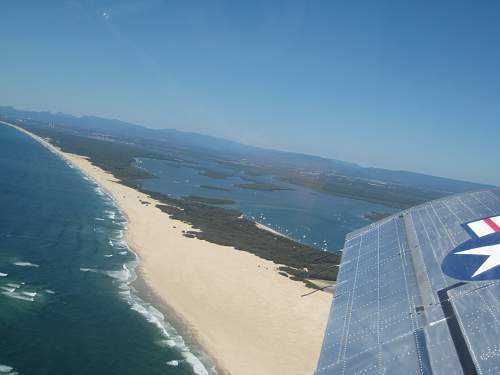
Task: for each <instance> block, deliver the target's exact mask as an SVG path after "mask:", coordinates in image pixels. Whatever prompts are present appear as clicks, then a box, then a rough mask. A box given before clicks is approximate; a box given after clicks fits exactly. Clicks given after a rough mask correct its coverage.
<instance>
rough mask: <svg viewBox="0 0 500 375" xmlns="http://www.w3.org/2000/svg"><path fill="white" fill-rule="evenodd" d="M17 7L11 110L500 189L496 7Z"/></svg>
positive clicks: (12, 21) (0, 29)
mask: <svg viewBox="0 0 500 375" xmlns="http://www.w3.org/2000/svg"><path fill="white" fill-rule="evenodd" d="M27 5H29V6H27ZM4 8H5V9H4V15H5V17H4V19H3V21H2V23H1V24H0V45H1V46H2V50H4V51H8V54H5V55H4V56H3V57H2V59H0V69H2V72H4V74H3V77H2V80H1V81H2V87H3V90H2V91H1V92H0V103H2V104H5V105H12V106H14V107H16V108H19V109H27V110H37V111H45V110H47V111H51V112H63V113H69V114H73V115H77V116H81V115H95V116H99V117H104V118H117V119H121V120H122V121H127V122H131V123H136V124H139V125H143V126H147V127H151V128H175V129H178V130H182V131H190V132H196V133H201V134H207V135H212V136H216V137H221V138H225V139H229V140H234V141H238V142H241V143H244V144H250V145H254V146H258V147H264V148H272V149H278V150H284V151H291V152H299V153H305V154H311V155H318V156H322V157H326V158H333V159H338V160H345V161H350V162H355V163H358V164H360V165H363V166H373V167H380V168H387V169H392V170H409V171H415V172H420V173H426V174H431V175H437V176H443V177H450V178H456V179H461V180H469V181H475V182H482V183H489V184H495V185H500V175H499V174H498V172H497V171H498V167H497V165H496V161H497V160H498V159H499V157H500V150H499V149H498V147H497V140H496V137H495V135H496V132H497V131H498V128H499V121H500V107H499V106H498V105H497V103H499V102H500V89H499V88H500V77H499V75H498V73H497V67H498V66H500V48H499V47H498V46H499V45H500V43H499V42H500V26H499V24H498V22H497V15H498V14H499V10H500V5H498V4H497V3H496V2H493V1H492V2H481V3H474V4H472V3H468V2H460V1H458V2H457V1H453V2H451V1H447V2H441V3H439V4H435V3H433V2H420V3H418V4H404V6H403V5H402V4H398V3H390V2H380V3H378V4H375V3H370V4H366V3H364V4H362V3H358V2H334V3H333V2H315V3H310V2H306V1H294V2H287V3H286V4H284V3H279V2H258V1H257V2H249V3H243V2H238V3H234V2H224V1H223V2H218V3H217V4H214V3H212V4H208V3H204V2H189V3H188V2H168V1H145V2H139V1H126V2H117V1H99V2H98V1H92V0H88V1H48V2H43V3H40V2H35V1H19V2H16V3H10V4H5V5H4ZM19 25H22V27H19Z"/></svg>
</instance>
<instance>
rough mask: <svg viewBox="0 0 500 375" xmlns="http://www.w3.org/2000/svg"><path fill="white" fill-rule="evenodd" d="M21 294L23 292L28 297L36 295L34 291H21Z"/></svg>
mask: <svg viewBox="0 0 500 375" xmlns="http://www.w3.org/2000/svg"><path fill="white" fill-rule="evenodd" d="M21 294H24V295H25V296H28V297H35V296H36V295H37V293H36V292H21Z"/></svg>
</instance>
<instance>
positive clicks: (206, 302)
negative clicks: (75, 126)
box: [16, 127, 332, 375]
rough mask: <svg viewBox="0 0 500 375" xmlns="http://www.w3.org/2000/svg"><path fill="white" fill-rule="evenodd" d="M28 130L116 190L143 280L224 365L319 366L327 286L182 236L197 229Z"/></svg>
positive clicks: (272, 370) (280, 370) (246, 370)
mask: <svg viewBox="0 0 500 375" xmlns="http://www.w3.org/2000/svg"><path fill="white" fill-rule="evenodd" d="M16 128H17V129H18V130H20V131H23V132H26V131H25V130H24V129H21V128H18V127H16ZM26 133H28V132H26ZM28 134H29V135H31V136H32V137H33V138H35V139H36V140H38V141H39V142H42V143H44V144H45V145H46V146H47V147H50V148H52V149H53V150H55V151H56V152H58V153H59V154H60V155H61V156H63V157H64V158H65V159H67V160H69V161H70V162H71V163H72V164H73V165H74V166H75V167H78V168H79V169H80V170H82V171H83V172H84V173H85V174H87V175H88V176H89V177H91V178H92V179H93V180H95V181H96V182H97V183H98V184H99V185H100V186H101V187H102V188H103V189H105V190H106V191H107V192H109V193H110V194H111V195H112V197H113V198H114V199H115V201H116V202H117V204H118V205H119V207H120V208H121V210H122V211H123V212H124V213H125V215H126V217H127V220H128V226H127V227H128V230H127V233H126V238H127V241H128V244H129V246H130V247H131V248H132V249H133V250H134V251H135V252H136V253H137V254H138V256H139V258H140V266H139V267H140V276H141V277H142V279H143V281H144V282H145V284H146V285H147V286H148V287H149V288H150V289H151V290H152V291H153V292H154V294H155V295H156V296H157V297H158V298H159V299H160V300H161V302H162V303H163V304H165V305H166V306H168V308H169V309H172V310H173V311H174V312H175V314H176V315H177V316H178V317H179V318H180V319H181V320H182V321H183V323H185V324H186V326H187V327H188V329H189V330H190V331H191V332H192V333H193V335H194V337H195V339H196V341H197V342H198V343H199V344H200V345H201V346H202V347H203V349H204V350H205V351H206V352H207V353H208V354H209V355H210V356H211V357H212V358H213V359H214V361H215V362H216V364H217V366H218V370H219V372H220V373H228V374H234V375H240V374H242V375H245V374H248V375H260V374H272V375H280V374H283V375H293V374H297V375H298V374H312V373H313V372H314V369H315V367H316V363H317V360H318V356H319V352H320V348H321V344H322V341H323V334H324V330H325V327H326V323H327V318H328V312H329V309H330V304H331V299H332V295H331V294H330V293H325V292H317V293H314V294H311V295H309V296H307V297H301V295H303V294H306V293H309V292H311V289H308V288H306V287H305V286H304V284H303V283H301V282H296V281H292V280H290V279H287V278H286V277H283V276H281V275H279V274H278V272H277V271H276V268H277V265H276V264H274V263H273V262H271V261H268V260H264V259H261V258H258V257H257V256H254V255H252V254H250V253H247V252H243V251H237V250H235V249H234V248H232V247H227V246H220V245H216V244H212V243H209V242H206V241H203V240H199V239H196V238H187V237H185V236H183V231H189V230H193V229H192V228H191V227H190V226H189V225H187V224H185V223H183V222H180V221H177V220H173V219H171V218H170V217H169V216H168V215H167V214H166V213H164V212H162V211H161V210H160V209H158V208H157V207H156V204H157V203H158V202H157V201H155V200H153V199H151V197H149V196H148V195H146V194H143V193H141V192H139V191H137V190H135V189H132V188H130V187H127V186H124V185H122V184H120V183H119V182H118V181H117V180H116V179H115V178H114V177H113V176H112V175H110V174H109V173H107V172H105V171H103V170H102V169H100V168H98V167H96V166H94V165H92V164H91V163H90V162H89V161H88V160H87V159H86V158H84V157H82V156H79V155H72V154H68V153H64V152H61V151H60V150H58V149H56V148H55V147H53V146H52V145H50V144H49V143H48V142H47V141H45V140H44V139H41V138H40V137H38V136H36V135H34V134H31V133H28Z"/></svg>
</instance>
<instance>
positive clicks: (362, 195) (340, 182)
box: [281, 174, 442, 209]
mask: <svg viewBox="0 0 500 375" xmlns="http://www.w3.org/2000/svg"><path fill="white" fill-rule="evenodd" d="M281 179H282V180H283V181H286V182H288V183H291V184H295V185H300V186H305V187H307V188H310V189H313V190H316V191H319V192H322V193H326V194H332V195H336V196H340V197H346V198H351V199H358V200H362V201H365V202H371V203H377V204H382V205H385V206H389V207H394V208H401V209H404V208H409V207H412V206H416V205H418V204H421V203H423V202H427V201H429V200H432V199H436V198H439V197H441V196H442V194H438V193H436V192H430V191H425V190H421V189H414V188H411V187H409V186H402V185H374V184H370V183H368V182H367V181H366V180H361V179H354V178H348V177H345V176H336V175H325V174H318V175H302V174H293V175H287V176H284V177H282V178H281Z"/></svg>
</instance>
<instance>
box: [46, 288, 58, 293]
mask: <svg viewBox="0 0 500 375" xmlns="http://www.w3.org/2000/svg"><path fill="white" fill-rule="evenodd" d="M45 291H46V292H47V293H49V294H56V292H54V291H53V290H52V289H45Z"/></svg>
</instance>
